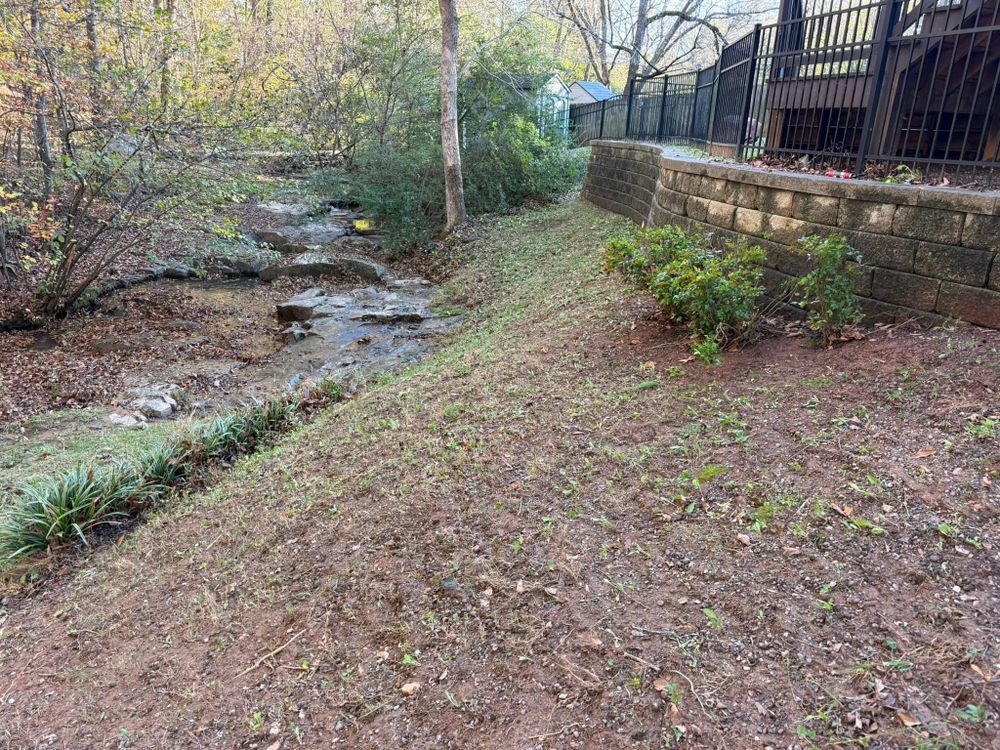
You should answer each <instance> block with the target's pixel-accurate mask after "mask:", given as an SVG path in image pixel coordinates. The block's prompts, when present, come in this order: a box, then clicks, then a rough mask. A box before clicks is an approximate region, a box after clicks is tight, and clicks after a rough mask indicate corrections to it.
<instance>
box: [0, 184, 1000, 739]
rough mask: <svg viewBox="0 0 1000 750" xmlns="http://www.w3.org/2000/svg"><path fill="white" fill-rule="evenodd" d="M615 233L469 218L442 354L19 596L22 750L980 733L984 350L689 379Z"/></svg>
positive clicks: (991, 643) (815, 358)
mask: <svg viewBox="0 0 1000 750" xmlns="http://www.w3.org/2000/svg"><path fill="white" fill-rule="evenodd" d="M622 224H623V221H622V220H621V219H619V218H616V217H612V216H609V215H608V214H606V213H603V212H601V211H598V210H596V209H594V208H592V207H590V206H587V205H586V204H582V203H570V204H566V205H562V206H556V207H550V208H546V209H541V210H538V211H534V212H531V213H528V214H524V215H521V216H516V217H507V218H504V219H501V220H498V221H496V222H494V223H492V224H490V225H486V226H483V227H481V228H480V230H479V234H480V240H479V241H478V242H475V243H473V244H472V245H470V246H469V248H471V253H472V257H471V258H470V260H469V261H468V262H467V264H466V265H465V266H463V268H462V269H461V270H460V271H459V272H458V274H457V275H456V277H455V278H454V279H453V280H452V283H451V284H450V285H449V286H448V289H449V290H450V292H451V293H452V295H453V297H454V299H453V300H452V302H457V301H462V302H463V303H465V304H469V303H471V304H476V303H478V311H477V312H476V313H475V314H473V315H471V316H470V321H469V324H468V325H467V326H466V328H465V329H464V331H463V332H461V333H460V334H458V335H456V337H455V338H454V340H453V341H451V342H450V344H449V345H447V346H446V347H445V348H444V349H443V350H442V351H440V352H439V354H437V355H435V356H433V357H432V358H430V359H428V360H426V361H425V362H423V363H421V364H420V365H418V366H415V367H414V368H412V369H410V370H408V371H407V372H404V373H402V374H399V375H394V376H390V377H386V378H384V379H382V380H381V381H379V382H378V383H375V384H373V385H372V386H371V387H370V388H369V389H368V390H367V391H365V392H364V393H363V394H362V395H361V396H360V397H359V398H357V399H356V400H354V401H351V402H347V403H344V404H340V405H337V406H335V407H333V408H331V409H330V410H328V411H327V412H325V413H324V414H322V415H321V416H320V417H319V418H318V419H316V420H315V421H314V422H313V423H311V424H309V425H307V426H304V427H302V428H300V429H298V430H296V431H295V432H293V433H292V434H290V435H289V436H288V437H287V438H286V439H285V440H283V441H281V442H280V443H278V444H277V445H275V446H273V447H271V448H268V449H265V450H264V451H261V452H259V453H257V454H255V455H254V456H252V457H249V458H246V459H243V460H241V461H239V462H238V463H237V465H236V467H235V469H234V470H233V471H230V472H228V473H226V474H225V475H223V476H220V477H219V480H218V482H217V483H216V484H215V485H214V486H213V487H211V489H208V490H206V491H204V492H200V493H195V494H192V495H190V496H187V497H185V498H182V499H180V500H179V501H178V502H176V503H172V504H171V505H170V506H169V507H167V508H164V509H163V510H162V511H160V512H158V513H156V514H154V516H153V517H152V518H151V519H150V521H149V523H147V524H144V525H143V526H142V527H140V528H138V529H137V530H136V531H135V532H134V533H133V534H131V535H129V536H128V537H126V538H124V540H123V541H122V542H121V543H120V544H118V545H116V546H114V547H108V548H104V549H101V550H99V551H97V552H96V553H94V554H93V555H92V556H91V557H90V558H88V559H87V560H86V561H84V562H85V566H84V568H83V569H82V570H79V571H78V572H67V573H64V574H61V575H60V574H55V575H54V576H53V577H51V578H50V579H49V580H47V581H41V582H39V581H34V580H29V581H28V582H24V581H11V582H10V583H9V584H8V586H9V587H10V589H11V590H10V592H9V593H8V600H7V602H8V603H7V604H6V605H5V606H6V610H0V630H2V633H3V635H4V637H3V638H2V639H0V670H2V671H3V672H4V674H8V675H11V676H12V678H13V681H12V683H11V685H10V687H8V688H7V689H6V692H5V693H4V694H3V695H4V696H5V699H6V700H7V701H8V702H7V705H5V712H6V713H5V724H4V729H3V730H2V731H6V732H7V734H8V737H9V739H8V742H9V743H10V744H13V745H14V746H18V744H25V745H31V744H35V743H37V742H39V741H41V739H42V738H44V737H49V736H50V735H54V738H53V739H52V740H51V742H54V743H56V744H61V745H63V746H70V747H72V746H97V747H117V746H119V743H121V742H122V741H123V740H122V739H121V738H122V737H123V736H124V737H126V738H127V742H128V743H131V744H133V745H134V746H138V747H145V746H156V744H157V743H159V742H160V738H162V737H164V736H169V737H171V738H172V739H171V742H172V743H173V746H176V747H192V748H194V747H206V746H247V747H249V746H251V745H253V744H256V745H258V746H261V747H265V746H268V745H270V744H272V743H273V742H276V741H279V740H280V741H281V742H282V743H283V746H289V747H294V746H297V743H299V742H301V743H302V745H303V746H309V747H328V746H331V745H334V746H337V745H339V746H344V747H348V746H349V747H358V748H369V747H370V748H376V747H386V746H392V747H398V746H402V745H404V744H405V745H406V746H409V747H422V748H441V747H477V748H509V747H588V748H589V747H595V748H596V747H602V748H664V747H675V746H680V747H684V746H689V747H717V746H723V745H725V746H729V747H734V748H735V747H739V748H742V747H747V748H751V747H753V748H759V747H763V746H767V745H771V746H774V747H789V746H800V747H814V746H815V747H831V746H838V747H839V746H844V747H881V748H891V747H900V748H902V747H928V748H929V747H939V748H943V747H956V748H966V747H988V746H989V745H990V742H991V740H989V737H991V736H995V734H996V730H997V726H996V722H997V714H998V711H1000V704H998V696H997V690H996V679H997V677H996V675H997V670H998V668H997V653H996V650H995V649H996V645H995V644H996V643H997V629H998V615H1000V606H998V594H997V587H996V579H997V576H998V565H997V558H996V543H997V534H996V532H997V516H996V511H995V507H996V487H997V486H998V485H1000V451H998V444H997V437H996V435H995V433H993V434H992V435H991V428H990V426H989V424H988V422H989V421H991V420H995V419H996V418H997V417H996V415H995V414H994V413H992V412H993V411H995V410H991V409H989V408H988V407H986V406H984V404H990V403H996V401H995V394H996V392H997V390H998V388H1000V384H998V382H997V373H998V372H1000V367H998V365H1000V354H998V351H997V349H998V345H1000V336H998V335H997V334H995V333H992V332H984V331H979V330H976V329H966V330H958V331H936V332H906V331H899V330H896V331H891V332H881V333H877V334H873V336H872V338H870V339H869V340H866V341H861V342H854V343H851V344H849V345H846V346H843V347H840V348H837V349H834V350H822V351H818V350H816V349H814V348H812V347H809V346H807V345H805V344H804V342H803V341H802V340H801V339H798V338H775V339H771V340H768V341H765V342H762V343H761V344H760V345H758V346H756V347H753V348H750V349H747V350H745V351H742V352H738V353H723V354H722V364H721V365H720V366H718V367H706V366H704V365H701V364H700V363H697V362H691V361H690V355H689V351H688V348H687V345H686V341H687V334H686V331H684V330H682V329H675V328H674V329H672V328H670V327H668V326H667V325H666V324H665V323H664V322H663V321H662V320H661V319H660V317H659V314H658V313H657V311H656V309H655V306H653V305H652V304H651V303H649V302H647V301H646V300H643V299H641V298H634V299H630V298H627V297H625V296H624V294H623V291H622V288H621V286H620V284H619V283H618V282H617V281H616V280H614V279H610V278H606V277H604V276H603V274H602V273H601V272H600V269H599V250H598V248H599V247H600V245H601V243H602V242H603V240H604V239H605V237H606V236H607V235H608V234H609V233H610V232H611V231H614V230H615V229H616V228H618V227H620V226H621V225H622ZM469 248H467V249H469ZM448 302H449V301H448V300H445V301H443V304H447V303H448ZM897 391H898V393H899V395H898V397H892V398H890V397H888V396H887V394H895V393H896V392H897ZM984 425H985V426H984ZM122 732H125V734H124V735H122V734H121V733H122ZM0 736H2V735H0Z"/></svg>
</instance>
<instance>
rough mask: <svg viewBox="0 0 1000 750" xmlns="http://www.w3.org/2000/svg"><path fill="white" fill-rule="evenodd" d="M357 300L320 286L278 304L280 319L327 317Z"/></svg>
mask: <svg viewBox="0 0 1000 750" xmlns="http://www.w3.org/2000/svg"><path fill="white" fill-rule="evenodd" d="M355 301H356V300H355V299H354V298H353V297H346V296H343V295H335V294H334V295H328V294H327V293H326V291H324V290H323V289H320V288H319V287H313V288H311V289H306V290H305V291H304V292H301V293H299V294H296V295H295V296H294V297H292V298H291V299H289V300H285V301H284V302H279V303H278V304H277V306H276V307H277V311H278V320H283V321H285V322H293V321H301V320H309V319H310V318H320V317H326V316H329V315H332V314H336V312H337V311H339V310H342V309H343V308H345V307H348V306H349V305H351V304H352V303H354V302H355Z"/></svg>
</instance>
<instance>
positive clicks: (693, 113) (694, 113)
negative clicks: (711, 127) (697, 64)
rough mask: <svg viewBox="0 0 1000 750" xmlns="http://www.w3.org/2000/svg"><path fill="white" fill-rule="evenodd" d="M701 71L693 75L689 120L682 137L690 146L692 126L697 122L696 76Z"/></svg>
mask: <svg viewBox="0 0 1000 750" xmlns="http://www.w3.org/2000/svg"><path fill="white" fill-rule="evenodd" d="M700 72H701V71H699V72H698V73H696V74H695V77H694V97H693V98H692V99H691V119H690V120H689V121H688V125H687V134H686V135H685V136H684V137H685V138H687V140H688V145H689V146H690V145H691V139H692V137H693V136H694V124H695V122H696V121H697V120H698V75H699V74H700Z"/></svg>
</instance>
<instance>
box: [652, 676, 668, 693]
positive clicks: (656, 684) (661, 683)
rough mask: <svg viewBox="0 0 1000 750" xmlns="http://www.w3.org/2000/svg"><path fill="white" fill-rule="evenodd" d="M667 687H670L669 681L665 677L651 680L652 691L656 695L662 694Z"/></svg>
mask: <svg viewBox="0 0 1000 750" xmlns="http://www.w3.org/2000/svg"><path fill="white" fill-rule="evenodd" d="M668 687H670V680H668V679H667V678H666V677H657V678H656V679H655V680H653V689H654V690H655V691H656V692H658V693H662V692H663V691H664V690H666V689H667V688H668Z"/></svg>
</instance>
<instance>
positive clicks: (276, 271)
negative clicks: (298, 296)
mask: <svg viewBox="0 0 1000 750" xmlns="http://www.w3.org/2000/svg"><path fill="white" fill-rule="evenodd" d="M345 275H346V276H357V277H359V278H362V279H365V280H366V281H381V282H383V283H384V282H389V281H394V280H395V278H396V277H395V276H394V275H393V274H392V272H391V271H390V270H389V269H388V268H386V267H385V266H383V265H382V264H381V263H376V262H375V261H373V260H366V259H364V258H346V257H342V256H339V255H335V254H332V253H316V252H314V253H303V254H302V255H300V256H298V257H297V258H295V259H293V260H281V261H278V262H276V263H272V264H271V265H269V266H268V267H267V268H265V269H263V270H262V271H261V272H260V278H261V279H262V280H264V281H274V279H277V278H281V277H283V276H345Z"/></svg>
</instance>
